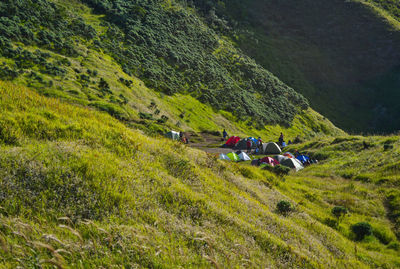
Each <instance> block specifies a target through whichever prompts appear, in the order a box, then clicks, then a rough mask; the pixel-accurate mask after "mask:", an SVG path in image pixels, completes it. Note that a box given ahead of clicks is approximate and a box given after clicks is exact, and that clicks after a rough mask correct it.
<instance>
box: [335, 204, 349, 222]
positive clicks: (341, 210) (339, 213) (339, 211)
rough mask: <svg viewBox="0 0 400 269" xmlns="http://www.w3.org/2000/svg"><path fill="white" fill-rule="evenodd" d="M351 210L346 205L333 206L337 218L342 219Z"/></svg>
mask: <svg viewBox="0 0 400 269" xmlns="http://www.w3.org/2000/svg"><path fill="white" fill-rule="evenodd" d="M348 212H349V211H348V210H347V208H345V207H344V206H335V207H334V208H332V214H333V215H334V216H335V217H336V218H337V219H340V218H342V217H344V216H345V215H346V214H347V213H348Z"/></svg>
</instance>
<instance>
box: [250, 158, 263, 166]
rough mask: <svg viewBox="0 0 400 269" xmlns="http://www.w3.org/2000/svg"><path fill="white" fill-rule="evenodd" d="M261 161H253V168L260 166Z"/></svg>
mask: <svg viewBox="0 0 400 269" xmlns="http://www.w3.org/2000/svg"><path fill="white" fill-rule="evenodd" d="M260 163H261V162H260V159H255V160H252V161H251V165H253V166H259V165H260Z"/></svg>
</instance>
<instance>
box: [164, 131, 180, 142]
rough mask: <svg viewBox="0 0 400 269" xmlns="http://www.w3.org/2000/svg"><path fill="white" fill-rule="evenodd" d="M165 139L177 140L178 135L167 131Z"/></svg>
mask: <svg viewBox="0 0 400 269" xmlns="http://www.w3.org/2000/svg"><path fill="white" fill-rule="evenodd" d="M165 137H167V138H169V139H172V140H179V139H180V138H179V133H178V132H175V131H169V132H168V133H166V134H165Z"/></svg>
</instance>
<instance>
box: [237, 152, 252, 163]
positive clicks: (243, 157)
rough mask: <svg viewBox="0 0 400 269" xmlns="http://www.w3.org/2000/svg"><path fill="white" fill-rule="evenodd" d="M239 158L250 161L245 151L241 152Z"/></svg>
mask: <svg viewBox="0 0 400 269" xmlns="http://www.w3.org/2000/svg"><path fill="white" fill-rule="evenodd" d="M238 156H239V158H240V160H242V161H251V158H250V157H249V155H247V154H246V153H244V152H242V153H240V154H239V155H238Z"/></svg>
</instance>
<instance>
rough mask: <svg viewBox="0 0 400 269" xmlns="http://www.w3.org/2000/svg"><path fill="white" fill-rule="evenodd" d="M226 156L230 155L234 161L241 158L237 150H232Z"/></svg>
mask: <svg viewBox="0 0 400 269" xmlns="http://www.w3.org/2000/svg"><path fill="white" fill-rule="evenodd" d="M226 156H228V158H229V159H231V161H234V162H237V161H239V160H240V158H239V156H238V155H237V154H236V153H235V152H230V153H228V154H226Z"/></svg>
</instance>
